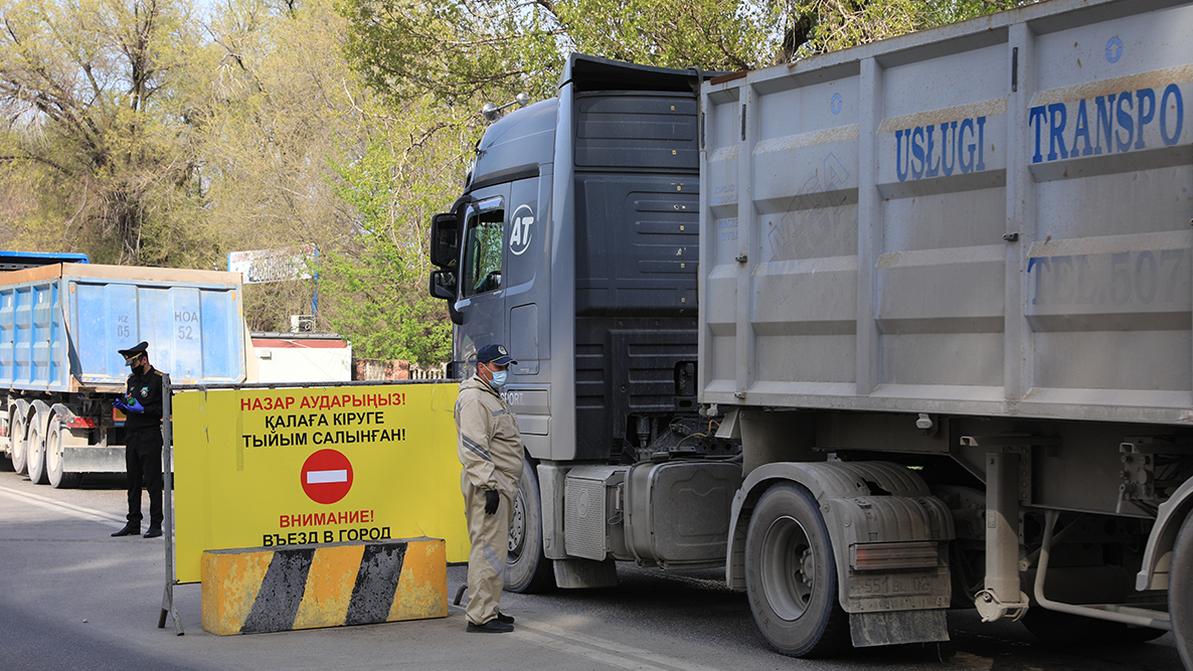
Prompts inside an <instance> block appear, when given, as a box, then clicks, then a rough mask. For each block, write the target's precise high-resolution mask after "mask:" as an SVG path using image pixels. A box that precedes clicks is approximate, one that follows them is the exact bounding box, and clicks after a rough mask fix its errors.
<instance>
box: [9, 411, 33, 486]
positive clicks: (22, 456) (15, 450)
mask: <svg viewBox="0 0 1193 671" xmlns="http://www.w3.org/2000/svg"><path fill="white" fill-rule="evenodd" d="M8 426H9V430H10V431H11V433H10V434H9V448H8V449H9V450H10V452H9V457H10V458H11V459H12V470H14V471H16V472H17V473H18V474H20V475H24V474H25V473H27V472H28V471H29V460H28V459H27V458H26V456H27V452H26V450H25V429H26V427H25V418H24V416H22V415H21V413H19V412H14V413H12V414H10V415H9V416H8Z"/></svg>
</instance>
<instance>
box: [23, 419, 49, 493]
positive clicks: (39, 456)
mask: <svg viewBox="0 0 1193 671" xmlns="http://www.w3.org/2000/svg"><path fill="white" fill-rule="evenodd" d="M25 451H26V452H27V453H28V455H29V475H30V477H31V479H34V480H40V479H41V478H40V477H39V476H42V475H44V474H45V466H46V452H45V446H44V445H43V444H42V442H41V431H38V429H37V427H35V426H34V427H30V428H29V440H27V441H25Z"/></svg>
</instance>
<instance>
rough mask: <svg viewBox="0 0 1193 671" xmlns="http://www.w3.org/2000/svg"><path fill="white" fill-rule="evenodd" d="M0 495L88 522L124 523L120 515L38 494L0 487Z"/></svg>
mask: <svg viewBox="0 0 1193 671" xmlns="http://www.w3.org/2000/svg"><path fill="white" fill-rule="evenodd" d="M0 495H2V496H7V497H9V498H13V499H18V500H21V501H24V502H26V503H29V504H32V505H33V506H36V507H38V508H43V509H45V510H52V511H54V512H59V513H66V514H67V515H69V516H71V517H75V518H78V519H83V520H88V521H90V522H104V523H107V522H118V523H123V522H124V521H125V518H124V517H122V516H120V515H113V514H112V513H106V512H104V511H102V510H96V509H95V508H88V507H87V506H80V505H76V504H74V503H66V502H65V501H57V500H54V499H51V498H48V497H45V496H41V495H40V494H33V493H30V492H22V491H20V490H17V489H10V488H8V487H0Z"/></svg>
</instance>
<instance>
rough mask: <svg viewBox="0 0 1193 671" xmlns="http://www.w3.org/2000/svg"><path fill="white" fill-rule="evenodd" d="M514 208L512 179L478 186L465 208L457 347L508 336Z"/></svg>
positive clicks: (466, 349)
mask: <svg viewBox="0 0 1193 671" xmlns="http://www.w3.org/2000/svg"><path fill="white" fill-rule="evenodd" d="M510 214H511V212H510V211H509V185H508V184H499V185H496V186H490V187H485V188H483V189H477V190H476V191H474V192H472V193H471V194H470V202H469V204H468V205H467V206H466V207H465V208H464V217H463V227H464V236H463V244H462V249H461V256H460V277H459V280H458V282H459V287H460V289H459V291H460V294H459V299H458V300H457V301H456V310H457V311H458V312H459V313H460V317H461V324H460V326H459V328H458V329H457V330H456V338H457V339H458V342H457V343H456V345H457V348H456V351H457V352H475V351H476V348H477V347H479V346H483V345H488V344H490V343H494V342H499V343H504V342H505V341H506V340H507V337H506V336H507V333H508V331H507V329H506V311H505V294H506V287H507V285H508V283H509V275H508V272H507V271H506V245H505V238H506V235H505V230H506V228H507V226H508V223H507V222H508V219H509V215H510Z"/></svg>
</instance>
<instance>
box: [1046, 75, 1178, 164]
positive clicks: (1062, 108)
mask: <svg viewBox="0 0 1193 671" xmlns="http://www.w3.org/2000/svg"><path fill="white" fill-rule="evenodd" d="M1027 122H1028V125H1029V127H1030V133H1029V139H1030V141H1032V142H1033V143H1034V144H1033V147H1034V151H1033V152H1032V155H1031V162H1032V163H1047V162H1049V161H1058V160H1065V159H1071V158H1080V157H1085V156H1101V155H1103V154H1118V153H1123V152H1128V151H1137V150H1140V149H1146V148H1147V138H1146V132H1147V129H1148V126H1151V125H1153V124H1155V125H1156V127H1157V128H1158V129H1159V131H1160V141H1161V142H1163V143H1164V145H1165V146H1168V147H1171V146H1172V145H1175V144H1177V143H1178V142H1179V141H1180V139H1181V134H1182V133H1183V132H1184V123H1185V100H1184V97H1183V95H1182V94H1181V87H1180V86H1178V85H1177V84H1176V83H1172V84H1168V85H1167V86H1165V87H1164V88H1163V90H1161V91H1160V92H1159V93H1157V90H1156V89H1155V88H1141V89H1137V90H1135V91H1121V92H1118V93H1108V94H1105V95H1100V96H1096V97H1094V98H1092V99H1091V98H1082V99H1081V100H1078V101H1076V102H1058V103H1050V104H1048V105H1037V106H1035V107H1032V108H1031V109H1030V110H1029V111H1028V116H1027Z"/></svg>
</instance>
